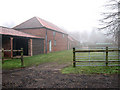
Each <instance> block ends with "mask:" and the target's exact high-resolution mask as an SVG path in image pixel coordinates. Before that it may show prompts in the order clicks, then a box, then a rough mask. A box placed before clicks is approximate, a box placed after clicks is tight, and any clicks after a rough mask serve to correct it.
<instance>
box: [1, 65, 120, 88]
mask: <svg viewBox="0 0 120 90" xmlns="http://www.w3.org/2000/svg"><path fill="white" fill-rule="evenodd" d="M67 65H68V64H64V65H59V64H57V63H46V64H41V65H39V66H32V67H28V68H24V69H16V70H9V71H5V70H3V82H2V84H3V85H2V87H3V88H13V87H14V88H19V87H20V88H23V87H24V88H118V87H119V85H118V75H102V74H101V75H80V74H61V72H60V70H61V69H62V68H63V67H66V66H67Z"/></svg>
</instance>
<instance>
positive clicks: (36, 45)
mask: <svg viewBox="0 0 120 90" xmlns="http://www.w3.org/2000/svg"><path fill="white" fill-rule="evenodd" d="M42 53H44V40H43V39H32V54H33V55H38V54H42Z"/></svg>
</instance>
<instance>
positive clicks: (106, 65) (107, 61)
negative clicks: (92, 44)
mask: <svg viewBox="0 0 120 90" xmlns="http://www.w3.org/2000/svg"><path fill="white" fill-rule="evenodd" d="M106 66H108V47H106Z"/></svg>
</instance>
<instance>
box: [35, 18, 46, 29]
mask: <svg viewBox="0 0 120 90" xmlns="http://www.w3.org/2000/svg"><path fill="white" fill-rule="evenodd" d="M35 18H37V20H38V21H39V23H40V24H42V26H44V24H43V23H42V21H41V18H39V17H35ZM44 27H45V26H44Z"/></svg>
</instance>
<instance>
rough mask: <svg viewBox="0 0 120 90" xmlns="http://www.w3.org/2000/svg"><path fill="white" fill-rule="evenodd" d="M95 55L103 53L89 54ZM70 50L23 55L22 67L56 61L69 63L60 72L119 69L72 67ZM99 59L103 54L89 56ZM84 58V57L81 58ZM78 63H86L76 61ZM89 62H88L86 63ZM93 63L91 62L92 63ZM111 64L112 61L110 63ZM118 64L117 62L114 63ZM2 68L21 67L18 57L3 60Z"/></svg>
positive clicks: (104, 71)
mask: <svg viewBox="0 0 120 90" xmlns="http://www.w3.org/2000/svg"><path fill="white" fill-rule="evenodd" d="M97 55H103V53H91V56H97ZM109 55H118V54H117V53H110V54H109ZM77 56H89V53H81V54H80V53H79V54H77ZM113 58H116V59H117V58H118V57H116V56H113V57H111V58H109V59H110V60H113ZM72 59H73V56H72V50H68V51H60V52H53V53H48V54H41V55H36V56H32V57H24V67H28V66H33V65H39V64H42V63H48V62H57V63H58V64H65V63H71V65H70V66H69V67H66V68H64V69H62V70H61V72H62V73H64V74H66V73H78V74H96V73H97V74H100V73H105V74H116V73H120V72H118V71H119V70H120V67H118V66H114V67H106V66H77V67H75V68H73V67H72ZM94 59H97V60H101V59H104V56H99V57H90V60H94ZM81 60H86V59H81ZM78 64H86V63H78ZM87 64H89V63H87ZM92 64H93V63H92ZM95 64H102V65H103V64H105V63H95ZM112 64H113V63H112ZM114 64H118V63H114ZM2 67H3V69H15V68H20V67H21V62H20V59H10V60H5V62H4V64H3V65H2Z"/></svg>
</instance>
